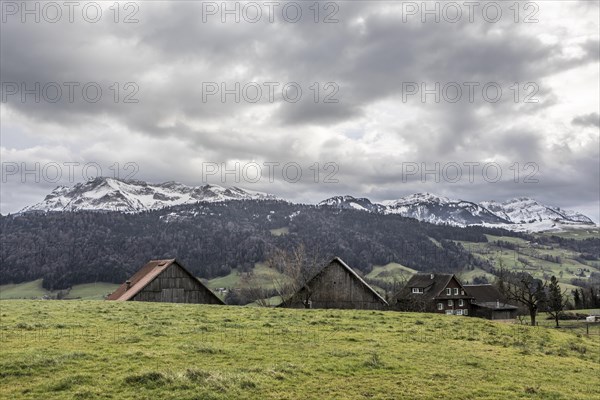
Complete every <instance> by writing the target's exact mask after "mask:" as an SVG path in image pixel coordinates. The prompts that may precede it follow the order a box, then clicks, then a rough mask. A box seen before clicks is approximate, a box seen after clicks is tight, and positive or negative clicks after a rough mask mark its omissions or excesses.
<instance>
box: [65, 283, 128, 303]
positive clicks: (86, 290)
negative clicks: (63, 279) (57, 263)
mask: <svg viewBox="0 0 600 400" xmlns="http://www.w3.org/2000/svg"><path fill="white" fill-rule="evenodd" d="M117 287H119V285H118V284H116V283H106V282H96V283H84V284H81V285H75V286H73V287H72V288H71V290H69V294H68V295H67V297H66V298H67V299H82V300H102V299H104V297H105V296H106V295H108V294H110V293H112V292H114V291H115V290H116V289H117Z"/></svg>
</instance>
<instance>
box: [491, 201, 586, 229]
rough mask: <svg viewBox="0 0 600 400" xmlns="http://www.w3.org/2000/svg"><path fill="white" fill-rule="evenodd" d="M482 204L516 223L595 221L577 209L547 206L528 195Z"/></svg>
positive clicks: (584, 222)
mask: <svg viewBox="0 0 600 400" xmlns="http://www.w3.org/2000/svg"><path fill="white" fill-rule="evenodd" d="M481 205H482V206H484V207H486V208H487V209H488V210H490V211H492V212H493V213H495V214H496V215H499V216H501V217H502V218H505V219H507V220H508V221H510V222H512V223H514V224H531V223H535V222H543V221H555V222H562V223H582V224H593V223H594V222H593V221H592V220H591V219H590V218H588V217H586V216H585V215H583V214H580V213H578V212H576V211H570V210H561V209H560V208H558V207H551V206H546V205H544V204H541V203H539V202H537V201H535V200H533V199H530V198H527V197H520V198H516V199H511V200H507V201H505V202H503V203H499V202H496V201H484V202H481Z"/></svg>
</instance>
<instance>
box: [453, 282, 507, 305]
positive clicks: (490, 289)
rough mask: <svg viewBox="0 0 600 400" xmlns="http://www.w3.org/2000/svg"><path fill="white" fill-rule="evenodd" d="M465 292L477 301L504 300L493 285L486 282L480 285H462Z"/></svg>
mask: <svg viewBox="0 0 600 400" xmlns="http://www.w3.org/2000/svg"><path fill="white" fill-rule="evenodd" d="M463 287H464V288H465V290H466V291H467V293H469V294H470V295H471V296H473V297H474V298H475V301H477V302H478V303H479V302H481V303H484V302H490V301H493V302H496V301H498V300H500V301H504V300H505V298H504V296H503V295H502V293H500V291H499V290H498V289H497V288H496V287H495V286H494V285H490V284H489V283H488V284H482V285H464V286H463Z"/></svg>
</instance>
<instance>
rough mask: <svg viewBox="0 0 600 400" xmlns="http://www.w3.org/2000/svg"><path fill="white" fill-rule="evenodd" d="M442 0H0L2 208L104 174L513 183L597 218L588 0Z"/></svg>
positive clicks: (502, 188) (262, 183) (197, 181)
mask: <svg viewBox="0 0 600 400" xmlns="http://www.w3.org/2000/svg"><path fill="white" fill-rule="evenodd" d="M447 3H448V2H440V3H436V2H428V3H427V7H428V10H433V11H432V13H430V14H427V13H425V12H424V11H425V10H423V8H422V4H423V3H422V2H420V1H419V2H414V3H411V2H401V1H371V2H360V1H340V2H321V3H320V4H319V6H318V7H315V6H314V2H313V1H310V2H296V3H294V2H291V3H290V2H279V3H278V4H276V5H272V4H271V3H268V2H260V1H259V2H254V3H245V2H242V3H236V2H229V3H227V4H228V7H229V11H231V12H230V13H225V12H224V11H226V10H223V9H222V5H221V4H222V3H221V2H220V1H219V2H214V3H213V2H204V3H202V2H194V3H192V2H187V1H185V2H184V1H170V2H157V1H152V2H145V3H140V4H138V5H134V4H133V3H125V2H123V3H120V4H119V6H118V7H115V6H114V3H113V2H112V1H110V2H95V3H93V2H92V3H86V2H80V3H78V4H76V5H75V6H73V8H72V9H68V8H67V7H65V6H63V5H62V4H63V2H58V3H54V4H58V5H59V7H60V9H59V8H57V7H56V6H47V5H45V3H38V6H37V7H38V10H39V13H38V15H36V11H35V8H34V7H35V4H36V2H31V3H30V4H33V5H30V7H31V8H30V10H33V11H32V12H31V13H27V12H25V10H23V9H21V8H22V4H21V2H6V1H2V24H1V35H0V40H1V48H0V56H1V57H0V59H1V61H0V67H1V70H0V72H1V81H2V103H1V105H0V111H1V156H2V168H3V171H2V172H3V176H2V179H3V182H2V193H1V195H2V199H1V204H0V206H1V210H0V211H1V212H2V213H7V212H15V211H18V210H19V209H21V208H22V207H23V206H25V205H28V204H33V203H36V202H39V201H41V200H42V199H43V197H44V196H45V194H47V193H48V192H49V191H51V190H52V189H53V188H54V187H56V186H57V185H59V184H65V185H72V184H74V183H75V182H81V181H83V180H84V177H91V176H93V175H94V174H95V171H96V170H97V168H96V167H100V169H101V170H102V174H103V175H105V176H113V175H115V174H116V173H118V174H119V176H120V177H133V178H135V179H140V180H146V181H150V182H163V181H170V180H175V181H179V182H182V183H185V184H188V185H202V184H205V183H213V184H221V185H224V186H241V187H245V188H249V189H253V190H260V191H265V192H270V193H274V194H276V195H278V196H280V197H284V198H287V199H289V200H293V201H301V202H309V203H313V202H318V201H320V200H322V199H324V198H326V197H329V196H331V195H336V194H351V195H356V196H365V197H369V198H370V199H371V200H374V201H381V200H386V199H395V198H398V197H401V196H404V195H408V194H411V193H415V192H425V191H427V192H431V193H435V194H438V195H444V196H448V197H452V198H460V199H465V200H471V201H481V200H489V199H495V200H506V199H510V198H513V197H521V196H527V197H533V198H535V199H537V200H539V201H541V202H544V203H547V204H550V205H556V206H560V207H564V208H572V209H576V210H579V211H582V212H584V213H586V214H587V215H588V216H590V217H592V218H593V219H595V220H596V221H598V217H599V215H598V214H599V197H600V187H599V181H600V178H599V176H600V170H599V168H600V164H599V157H600V155H599V131H600V125H599V98H600V93H599V87H600V81H599V76H600V70H599V68H600V64H599V37H598V32H599V26H598V21H599V2H598V1H538V2H535V3H534V2H530V3H528V5H527V6H526V5H525V3H521V4H520V7H515V6H514V5H513V2H504V3H502V6H501V9H500V13H501V14H499V12H498V9H497V7H496V5H497V4H498V3H493V4H487V3H486V2H480V3H478V4H477V5H475V6H470V7H468V6H466V5H464V3H463V2H459V3H451V4H452V6H448V5H446V4H447ZM298 5H300V7H298ZM99 7H101V15H100V14H99V13H98V8H99ZM109 7H112V8H109ZM436 7H437V10H439V11H436ZM298 8H300V10H301V13H302V15H299V14H298ZM317 11H318V12H317ZM436 14H437V15H436ZM36 17H37V18H38V19H39V22H36V21H35V18H36ZM423 18H425V22H423ZM436 18H437V19H438V21H436V20H435V19H436ZM70 19H71V20H72V21H71V20H70ZM126 19H127V20H128V21H129V23H125V20H126ZM223 19H225V22H223ZM236 19H238V20H239V21H236ZM23 20H24V22H23ZM315 20H316V21H317V22H315ZM136 21H137V22H136ZM236 83H238V84H239V86H236ZM36 84H39V89H37V87H36ZM436 84H437V86H436ZM236 87H239V90H237V89H236ZM58 88H60V90H61V92H59V91H58ZM84 88H85V90H84ZM98 88H100V89H101V90H102V95H101V96H98V95H97V93H96V91H97V90H98ZM297 88H300V90H301V92H302V93H301V95H300V94H299V92H298V90H297ZM317 88H318V89H317ZM23 89H25V91H23ZM222 89H226V90H228V92H226V93H225V96H224V98H222V94H223V90H222ZM258 89H260V92H259V90H258ZM424 90H425V92H424ZM459 90H460V92H459ZM498 90H501V94H500V92H499V91H498ZM236 95H237V97H239V98H238V99H236ZM36 96H39V99H36ZM71 97H72V98H71ZM436 97H437V98H436ZM96 100H97V101H96ZM129 101H134V102H129ZM36 163H39V164H36ZM69 163H77V164H69ZM92 163H95V164H92ZM115 163H118V168H117V166H116V164H115ZM128 163H129V164H128ZM224 163H226V164H227V168H228V169H229V170H235V165H236V164H235V163H239V164H237V165H238V166H239V172H240V176H239V181H238V182H236V181H235V180H236V178H235V176H234V174H231V173H230V174H228V175H226V176H225V179H223V176H221V174H220V173H221V172H223V166H224ZM265 163H272V164H266V165H265ZM275 163H279V164H275ZM315 163H318V171H319V173H318V175H317V178H318V179H317V180H318V182H315V173H316V172H315V171H316V170H317V168H316V167H315ZM36 165H38V166H39V170H38V172H37V173H36V172H33V173H29V174H26V171H25V170H26V169H29V170H33V171H35V169H36ZM257 165H260V166H262V167H263V169H262V174H261V176H260V178H261V179H257V178H256V177H257V175H256V166H257ZM268 165H270V166H271V167H270V168H271V169H269V168H268V167H267V166H268ZM57 166H59V167H60V172H61V173H62V175H61V177H60V178H56V171H57ZM84 166H87V169H84V168H83V167H84ZM90 166H91V167H90ZM94 166H95V167H94ZM126 167H127V168H126ZM283 167H286V168H287V169H286V172H287V174H286V175H285V176H283V175H284V174H283ZM298 168H300V170H301V172H302V177H301V178H296V175H297V172H298V171H297V170H298ZM69 172H73V173H74V176H72V177H70V176H69ZM424 172H427V173H426V174H423V173H424ZM499 174H501V176H500V175H499ZM69 178H71V179H69ZM297 179H299V180H298V181H297V182H292V181H296V180H297ZM69 180H71V181H72V182H69Z"/></svg>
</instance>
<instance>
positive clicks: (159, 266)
mask: <svg viewBox="0 0 600 400" xmlns="http://www.w3.org/2000/svg"><path fill="white" fill-rule="evenodd" d="M173 264H177V265H178V266H179V267H180V268H181V269H182V270H183V271H185V272H186V273H187V274H188V275H189V276H190V277H191V278H192V279H194V280H196V281H197V282H198V283H199V284H200V285H201V286H203V287H204V288H205V289H206V290H207V291H208V292H210V293H211V294H212V295H213V296H214V297H215V298H217V299H218V300H219V302H221V303H223V301H222V300H221V299H220V298H219V297H218V296H217V295H215V294H214V293H213V292H212V291H211V290H210V289H208V288H207V287H206V286H204V284H203V283H202V282H200V280H199V279H198V278H196V277H195V276H194V275H193V274H192V273H191V272H190V271H188V270H187V269H186V268H185V267H184V266H183V265H181V264H180V263H179V262H177V260H176V259H174V258H172V259H167V260H150V261H149V262H148V263H146V265H144V266H143V267H142V268H140V269H139V270H138V271H137V272H136V273H135V274H133V275H132V276H131V278H129V279H128V280H127V281H125V282H124V283H123V284H121V286H119V287H118V288H117V290H115V291H114V292H113V293H111V294H110V295H109V296H108V297H107V298H106V299H107V300H119V301H126V300H131V299H132V298H133V297H134V296H135V295H136V294H138V293H139V292H140V291H142V289H144V288H145V287H146V286H148V284H150V282H152V281H153V280H154V279H155V278H156V277H157V276H159V275H160V274H161V273H162V272H163V271H165V270H166V269H167V268H169V267H170V266H171V265H173ZM128 283H129V284H128Z"/></svg>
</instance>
